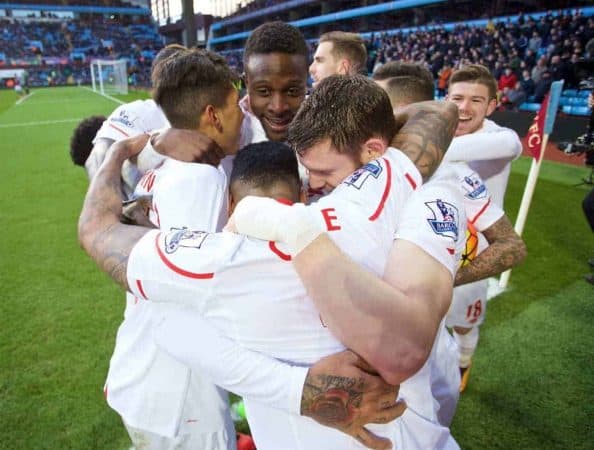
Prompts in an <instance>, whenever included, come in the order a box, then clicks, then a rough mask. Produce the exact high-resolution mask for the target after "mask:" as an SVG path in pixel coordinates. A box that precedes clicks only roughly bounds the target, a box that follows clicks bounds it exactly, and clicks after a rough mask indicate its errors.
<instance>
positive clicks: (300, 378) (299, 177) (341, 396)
mask: <svg viewBox="0 0 594 450" xmlns="http://www.w3.org/2000/svg"><path fill="white" fill-rule="evenodd" d="M243 58H244V70H245V74H244V79H243V80H242V81H243V82H244V83H245V88H246V94H245V95H244V96H243V97H240V94H239V91H238V89H237V86H238V80H239V78H238V77H237V75H236V74H234V72H233V71H232V70H231V69H230V68H229V67H228V65H227V63H226V61H225V59H224V58H223V57H222V56H220V55H217V54H216V53H213V52H210V51H207V50H199V49H187V48H184V47H182V46H178V45H172V46H168V47H165V48H164V49H163V50H161V52H160V53H159V54H158V56H157V58H156V59H155V61H154V63H153V68H152V83H153V90H152V99H151V100H142V101H141V100H139V101H135V102H132V103H129V104H125V105H122V106H119V107H118V108H117V109H116V110H115V111H114V112H113V113H112V114H111V115H110V116H109V117H108V118H107V119H105V118H104V117H93V118H89V119H87V120H85V121H83V122H82V123H81V124H80V125H79V127H78V128H77V129H76V130H75V133H74V135H73V138H72V141H71V153H72V157H73V160H74V161H75V162H76V163H77V164H79V165H84V167H85V169H86V171H87V173H88V175H89V179H90V186H89V190H88V192H87V195H86V198H85V201H84V205H83V208H82V212H81V216H80V220H79V227H78V236H79V240H80V243H81V245H82V247H83V248H84V250H85V251H86V252H87V253H88V254H89V256H90V257H91V258H92V259H93V260H94V261H95V262H96V263H97V264H98V265H99V267H100V268H101V269H103V270H104V271H106V272H107V273H108V274H109V275H110V276H111V277H112V278H113V280H114V281H115V282H116V283H118V284H119V285H120V286H122V287H123V288H124V289H125V290H126V308H125V313H124V321H123V323H122V324H121V325H120V328H119V330H118V332H117V338H116V344H115V350H114V353H113V356H112V359H111V362H110V367H109V373H108V375H107V381H106V383H105V396H106V399H107V402H108V404H109V405H110V407H112V408H113V409H114V410H116V411H117V412H118V413H119V414H120V416H121V417H122V420H123V423H124V425H125V427H126V429H127V430H128V433H129V435H130V438H131V440H132V442H133V444H134V447H135V448H136V449H174V448H175V449H209V450H215V449H225V450H231V449H235V448H237V442H236V434H235V430H234V424H233V421H232V419H231V415H230V413H229V404H228V392H233V393H235V394H237V395H240V396H242V397H243V399H244V402H245V408H246V413H247V417H248V421H249V425H250V430H251V433H252V436H253V439H254V441H255V445H256V446H257V448H258V449H259V450H268V449H270V450H279V449H307V450H312V449H313V450H317V449H320V450H321V449H324V450H327V449H337V450H338V449H340V450H344V449H350V448H353V449H354V448H374V449H384V448H397V449H399V450H410V449H422V450H427V449H455V448H459V447H458V445H457V443H456V441H455V439H454V437H452V435H451V434H450V430H449V426H450V423H451V421H452V419H453V417H454V413H455V410H456V405H457V402H458V398H459V395H460V392H461V391H463V390H464V389H465V387H466V384H467V382H468V377H469V373H470V368H471V366H472V356H473V353H474V351H475V349H476V347H477V343H478V338H479V326H480V324H481V323H482V322H483V320H484V317H485V311H486V300H487V298H486V295H487V278H488V277H491V276H494V275H497V274H499V273H501V272H503V271H504V270H506V269H508V268H510V267H512V266H514V265H516V264H518V263H520V262H521V261H522V260H523V259H524V257H525V254H526V249H525V246H524V243H523V242H522V240H521V238H520V237H519V236H518V235H517V234H516V233H515V232H514V230H513V227H512V225H511V223H510V221H509V219H508V218H507V216H506V215H505V213H504V211H503V199H504V194H505V188H506V184H507V179H508V176H509V172H510V163H511V161H512V160H513V159H515V158H517V157H518V156H519V154H520V153H521V144H520V140H519V138H518V136H517V135H516V133H515V132H514V131H512V130H510V129H507V128H503V127H500V126H498V125H497V124H495V123H494V122H492V121H490V120H488V119H487V118H486V117H487V116H488V115H489V114H490V113H491V112H492V111H493V110H494V109H495V106H496V98H495V97H496V90H497V84H496V81H495V79H494V78H493V76H492V75H491V73H490V72H489V71H488V70H487V69H486V68H484V67H482V66H479V65H470V66H467V67H464V68H461V69H459V70H457V71H456V72H455V73H454V74H453V75H452V77H451V79H450V84H449V90H448V95H447V98H446V100H445V101H434V100H433V98H434V80H433V77H432V75H431V73H430V72H429V71H428V70H427V69H426V68H425V67H423V66H421V65H417V64H414V63H403V62H389V63H386V64H385V65H384V66H382V67H380V68H379V69H378V70H377V71H376V72H375V73H374V74H373V75H372V77H371V78H369V77H367V76H365V75H363V74H361V71H362V70H364V68H365V67H366V51H365V45H364V42H363V41H362V39H361V38H360V37H359V36H358V35H356V34H353V33H344V32H331V33H326V34H324V35H322V36H321V37H320V40H319V44H318V47H317V49H316V52H315V55H314V57H313V62H312V63H311V64H309V54H308V47H307V45H306V42H305V40H304V38H303V36H302V35H301V33H300V32H299V31H298V30H297V29H296V28H295V27H293V26H291V25H288V24H286V23H282V22H270V23H265V24H263V25H261V26H260V27H258V28H256V29H255V30H254V31H253V32H252V33H251V35H250V37H249V38H248V40H247V43H246V45H245V49H244V56H243ZM308 72H309V74H311V77H312V79H313V87H312V88H311V91H310V92H308V87H307V81H308ZM91 141H92V142H91ZM89 153H90V154H89Z"/></svg>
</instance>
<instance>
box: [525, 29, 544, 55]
mask: <svg viewBox="0 0 594 450" xmlns="http://www.w3.org/2000/svg"><path fill="white" fill-rule="evenodd" d="M541 46H542V38H541V37H540V34H538V31H533V32H532V37H531V38H530V40H529V41H528V48H529V49H530V50H532V51H533V52H534V53H538V51H539V50H540V47H541Z"/></svg>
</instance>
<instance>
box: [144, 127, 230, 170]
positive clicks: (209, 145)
mask: <svg viewBox="0 0 594 450" xmlns="http://www.w3.org/2000/svg"><path fill="white" fill-rule="evenodd" d="M151 145H152V146H153V148H154V149H155V150H156V151H157V152H158V153H161V154H162V155H165V156H168V157H170V158H173V159H177V160H178V161H184V162H193V163H203V164H210V165H211V166H215V167H216V166H218V165H219V163H220V162H221V160H222V159H223V158H224V157H225V152H223V150H222V149H221V147H219V146H218V144H217V143H216V142H215V141H213V140H212V139H210V138H209V137H208V136H206V135H204V134H202V133H199V132H198V131H195V130H182V129H176V128H169V129H167V130H164V131H161V132H159V133H154V134H153V135H152V136H151Z"/></svg>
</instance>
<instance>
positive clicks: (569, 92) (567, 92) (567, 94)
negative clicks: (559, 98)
mask: <svg viewBox="0 0 594 450" xmlns="http://www.w3.org/2000/svg"><path fill="white" fill-rule="evenodd" d="M561 95H563V97H575V96H576V95H577V90H575V89H565V90H564V91H563V94H561Z"/></svg>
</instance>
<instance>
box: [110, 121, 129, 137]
mask: <svg viewBox="0 0 594 450" xmlns="http://www.w3.org/2000/svg"><path fill="white" fill-rule="evenodd" d="M108 125H109V126H110V127H111V128H113V129H114V130H117V131H119V132H120V133H122V134H123V135H124V136H126V137H130V135H129V134H128V133H126V132H125V131H124V130H122V129H120V128H118V127H116V126H115V125H114V124H112V123H109V124H108Z"/></svg>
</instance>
